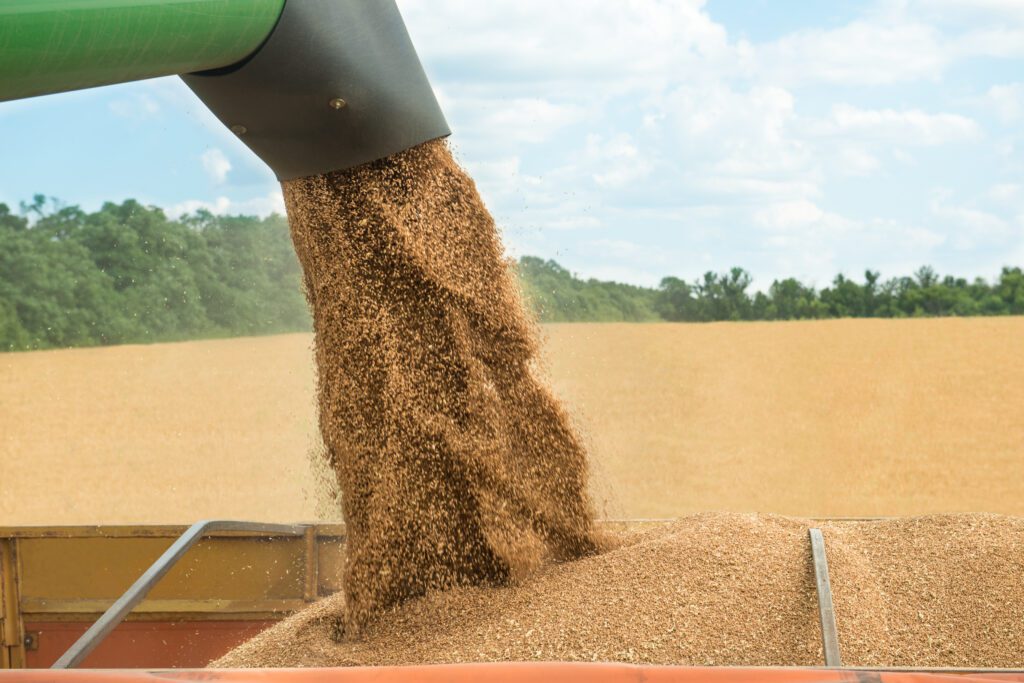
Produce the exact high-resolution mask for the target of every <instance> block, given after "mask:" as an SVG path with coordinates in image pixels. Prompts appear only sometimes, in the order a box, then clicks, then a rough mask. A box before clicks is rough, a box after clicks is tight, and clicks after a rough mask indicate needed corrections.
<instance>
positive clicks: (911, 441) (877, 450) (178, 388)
mask: <svg viewBox="0 0 1024 683" xmlns="http://www.w3.org/2000/svg"><path fill="white" fill-rule="evenodd" d="M544 329H545V333H546V336H547V340H546V345H545V349H544V355H545V356H546V358H547V365H548V366H549V367H548V369H549V374H550V375H551V377H552V382H553V385H554V387H555V390H556V393H557V394H559V395H561V396H562V397H564V398H565V400H566V403H567V404H568V405H569V406H570V408H571V409H572V410H573V411H574V412H575V414H576V417H577V421H578V422H579V424H580V425H581V426H582V428H583V432H584V434H585V435H586V437H587V440H588V445H589V446H590V450H591V460H592V469H593V471H594V483H595V490H596V493H597V494H598V497H599V499H603V500H604V501H606V504H605V506H604V509H605V514H607V515H609V516H649V517H668V516H677V515H683V514H688V513H692V512H697V511H701V510H729V511H755V510H756V511H769V512H777V513H782V514H794V515H805V516H824V515H846V516H863V515H912V514H925V513H935V512H965V511H985V512H998V513H1005V514H1015V515H1024V495H1022V494H1024V484H1022V483H1021V482H1022V481H1024V420H1022V419H1021V409H1020V406H1022V405H1024V350H1022V349H1024V346H1022V343H1021V340H1022V339H1024V318H974V319H929V320H895V321H893V320H837V321H821V322H793V323H715V324H708V325H695V324H694V325H689V324H678V325H676V324H650V325H630V324H608V325H606V324H591V323H583V324H563V325H549V326H545V328H544ZM310 347H311V338H310V336H309V335H304V334H295V335H282V336H277V337H263V338H245V339H230V340H213V341H199V342H187V343H181V344H158V345H153V346H122V347H113V348H101V349H78V350H69V351H45V352H36V353H17V354H10V353H8V354H3V355H0V387H3V390H2V392H0V520H3V522H2V523H4V524H47V523H49V524H93V523H99V522H103V523H119V522H121V523H133V522H152V523H161V522H164V523H172V522H184V521H191V520H194V519H198V518H202V517H218V516H219V517H236V518H249V519H276V520H296V519H310V518H317V517H322V516H323V513H322V512H321V510H322V508H318V505H317V495H316V491H317V488H316V483H315V480H314V478H313V476H312V475H311V474H310V470H309V466H308V453H309V452H310V451H311V450H312V449H314V448H315V447H316V444H317V443H318V437H317V436H316V422H315V397H314V379H313V369H312V351H311V348H310ZM226 482H231V483H230V484H228V483H226ZM335 514H336V513H335Z"/></svg>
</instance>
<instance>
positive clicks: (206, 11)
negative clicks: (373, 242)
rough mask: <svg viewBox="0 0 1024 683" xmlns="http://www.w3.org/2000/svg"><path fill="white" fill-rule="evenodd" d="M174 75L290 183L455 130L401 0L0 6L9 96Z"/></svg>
mask: <svg viewBox="0 0 1024 683" xmlns="http://www.w3.org/2000/svg"><path fill="white" fill-rule="evenodd" d="M170 74H180V75H181V77H182V79H183V80H184V81H185V83H186V84H187V85H188V86H189V88H191V89H192V91H193V92H195V93H196V95H198V96H199V98H200V99H201V100H202V101H203V103H205V104H206V106H208V107H209V108H210V109H211V110H212V111H213V113H214V114H215V115H216V116H217V118H218V119H220V121H221V122H222V123H224V125H226V126H227V127H228V128H229V129H231V131H232V132H234V133H235V134H236V135H237V136H239V138H240V139H241V140H242V142H244V143H245V144H246V145H247V146H248V147H249V148H250V149H251V150H252V151H253V152H255V153H256V154H257V156H259V157H260V158H261V159H262V160H263V161H264V162H266V163H267V165H268V166H270V168H271V169H272V170H273V171H274V173H275V174H276V175H277V177H278V178H279V179H280V180H291V179H293V178H301V177H305V176H310V175H316V174H320V173H326V172H328V171H334V170H339V169H343V168H348V167H351V166H356V165H359V164H362V163H366V162H368V161H373V160H375V159H380V158H383V157H386V156H389V155H391V154H394V153H396V152H400V151H402V150H404V149H408V148H409V147H412V146H414V145H417V144H419V143H421V142H425V141H427V140H431V139H434V138H438V137H444V136H446V135H448V134H449V133H450V130H449V128H448V124H447V123H446V122H445V119H444V115H443V114H442V113H441V108H440V106H439V105H438V103H437V99H436V98H435V96H434V92H433V90H432V89H431V87H430V83H429V82H428V81H427V77H426V74H425V73H424V72H423V67H422V65H421V64H420V61H419V58H418V57H417V55H416V51H415V49H414V48H413V45H412V41H411V40H410V38H409V34H408V32H407V31H406V29H405V24H404V22H403V21H402V17H401V14H400V13H399V11H398V7H397V5H396V4H395V2H394V0H0V101H4V100H11V99H20V98H24V97H32V96H36V95H43V94H48V93H54V92H62V91H66V90H77V89H81V88H88V87H94V86H98V85H106V84H110V83H121V82H125V81H132V80H139V79H143V78H153V77H156V76H166V75H170Z"/></svg>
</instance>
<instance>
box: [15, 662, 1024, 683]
mask: <svg viewBox="0 0 1024 683" xmlns="http://www.w3.org/2000/svg"><path fill="white" fill-rule="evenodd" d="M157 680H163V681H167V680H177V681H221V682H223V683H329V682H338V683H371V682H372V683H411V682H413V681H415V682H416V683H470V682H471V681H474V682H475V681H488V682H489V683H534V682H540V681H545V682H547V681H561V682H563V683H577V682H579V683H583V682H584V681H586V682H587V683H641V682H643V683H754V682H758V683H847V682H848V683H861V682H863V683H869V682H870V683H942V682H943V681H947V682H948V681H958V682H959V683H972V682H975V681H976V682H979V683H980V682H981V681H1016V682H1019V683H1024V671H1016V672H1012V671H985V672H981V671H979V672H967V671H952V670H951V671H947V672H923V671H878V670H866V669H865V670H858V669H810V668H783V667H780V668H742V667H678V666H637V665H631V664H586V663H567V662H548V663H544V662H541V663H494V664H443V665H433V666H398V667H351V668H337V669H176V670H163V671H142V670H111V669H91V670H87V669H68V670H61V671H55V670H11V671H0V681H2V682H3V683H44V682H45V683H99V682H100V681H112V682H114V683H135V682H137V683H146V682H150V683H152V682H154V681H157Z"/></svg>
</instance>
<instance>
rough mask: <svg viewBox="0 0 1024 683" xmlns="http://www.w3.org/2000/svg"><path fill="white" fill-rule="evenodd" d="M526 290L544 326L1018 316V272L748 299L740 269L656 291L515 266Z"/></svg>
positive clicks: (786, 284)
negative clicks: (578, 322) (991, 279)
mask: <svg viewBox="0 0 1024 683" xmlns="http://www.w3.org/2000/svg"><path fill="white" fill-rule="evenodd" d="M520 272H521V273H522V274H523V276H524V277H523V279H524V289H525V290H526V292H527V293H528V295H529V296H530V298H531V300H532V301H533V302H534V304H535V306H536V307H537V309H538V313H539V315H540V317H541V319H542V320H545V321H550V322H559V321H566V322H568V321H575V320H603V321H637V322H639V321H648V320H667V321H674V322H683V321H686V322H714V321H725V320H736V321H739V320H816V319H824V318H913V317H938V316H983V315H1022V314H1024V272H1022V270H1021V268H1020V267H1004V268H1003V269H1002V272H1001V273H1000V274H999V276H998V278H997V279H996V280H995V281H994V282H992V283H989V282H988V281H986V280H985V279H983V278H975V279H974V280H967V279H966V278H958V277H953V276H951V275H947V276H944V277H943V276H940V275H939V274H938V273H937V272H935V269H933V268H932V267H930V266H923V267H921V268H919V269H918V270H917V272H915V273H914V274H913V275H911V276H904V277H895V278H891V279H888V280H882V277H881V274H880V273H879V272H878V271H873V270H868V271H865V273H864V282H863V283H858V282H856V281H854V280H851V279H850V278H848V277H846V276H845V275H843V274H839V275H837V276H836V277H835V278H834V279H833V280H832V283H831V285H830V286H828V287H824V288H822V289H820V290H818V289H815V288H814V287H812V286H809V285H806V284H804V283H802V282H800V281H799V280H797V279H795V278H786V279H784V280H775V281H773V282H772V284H771V286H769V287H768V290H767V291H765V292H761V291H753V290H752V288H751V285H752V283H753V278H752V276H751V275H750V273H748V272H747V271H746V270H744V269H743V268H732V269H730V270H728V271H726V272H723V273H715V272H707V273H705V274H704V276H703V277H701V278H698V279H696V280H693V281H690V282H687V281H686V280H683V279H680V278H677V277H666V278H663V279H662V280H661V283H660V284H659V286H658V287H656V288H646V287H635V286H631V285H622V284H618V283H614V282H602V281H599V280H593V279H590V280H582V279H580V278H577V277H576V276H574V275H573V274H572V273H570V272H569V271H568V270H566V269H565V268H563V267H562V266H560V265H559V264H557V263H555V262H554V261H544V260H542V259H539V258H535V257H531V256H527V257H524V258H523V259H521V260H520Z"/></svg>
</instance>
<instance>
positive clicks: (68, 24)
mask: <svg viewBox="0 0 1024 683" xmlns="http://www.w3.org/2000/svg"><path fill="white" fill-rule="evenodd" d="M284 3H285V0H0V101H3V100H15V99H21V98H24V97H33V96H35V95H45V94H48V93H55V92H63V91H66V90H78V89H81V88H91V87H93V86H98V85H108V84H111V83H123V82H126V81H136V80H140V79H144V78H154V77H156V76H168V75H171V74H183V73H190V72H193V71H203V70H207V69H215V68H220V67H224V66H229V65H231V64H235V63H237V62H239V61H241V60H243V59H244V58H245V57H247V56H249V55H250V54H252V53H253V52H254V51H255V50H256V49H257V48H258V47H259V46H260V45H261V44H262V43H263V41H264V40H265V39H266V38H267V36H268V35H270V33H271V31H272V30H273V29H274V25H275V24H276V22H277V19H278V17H279V16H280V15H281V10H282V9H283V7H284Z"/></svg>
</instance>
